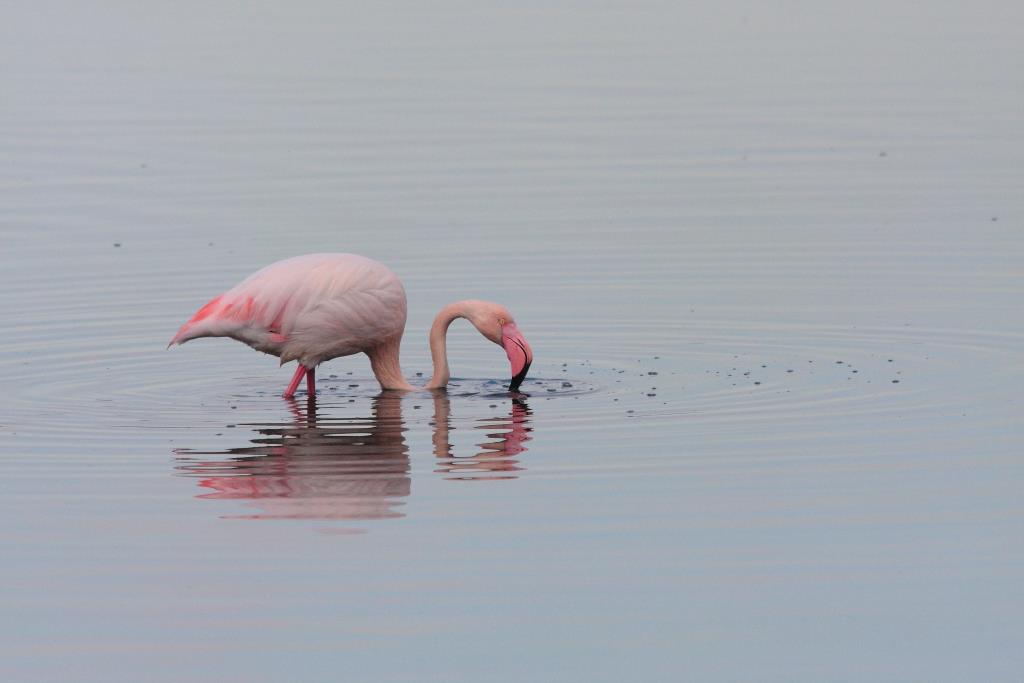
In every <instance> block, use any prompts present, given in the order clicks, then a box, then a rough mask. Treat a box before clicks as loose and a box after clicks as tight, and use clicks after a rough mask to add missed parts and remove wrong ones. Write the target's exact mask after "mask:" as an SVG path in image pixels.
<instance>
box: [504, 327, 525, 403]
mask: <svg viewBox="0 0 1024 683" xmlns="http://www.w3.org/2000/svg"><path fill="white" fill-rule="evenodd" d="M501 345H502V346H503V347H505V353H506V354H508V362H509V363H511V364H512V381H511V382H510V383H509V385H508V390H509V391H519V385H520V384H522V383H523V380H524V379H526V373H527V372H528V371H529V370H530V363H532V362H533V350H532V349H531V348H530V345H529V343H527V341H526V338H525V337H523V333H522V332H520V331H519V328H518V327H516V326H515V325H513V324H512V323H508V324H507V325H503V326H502V328H501Z"/></svg>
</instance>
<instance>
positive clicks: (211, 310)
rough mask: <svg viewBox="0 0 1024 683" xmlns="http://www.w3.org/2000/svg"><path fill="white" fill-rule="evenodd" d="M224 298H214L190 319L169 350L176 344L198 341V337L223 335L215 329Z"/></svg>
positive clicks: (175, 336) (179, 331) (172, 340)
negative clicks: (191, 340) (192, 340)
mask: <svg viewBox="0 0 1024 683" xmlns="http://www.w3.org/2000/svg"><path fill="white" fill-rule="evenodd" d="M222 298H223V297H222V296H217V297H214V298H213V299H210V300H209V301H207V302H206V304H205V305H204V306H203V307H202V308H200V309H199V310H198V311H196V312H195V314H194V315H193V316H192V317H191V318H189V319H188V322H186V323H185V324H184V325H182V326H181V328H180V329H179V330H178V333H177V334H175V335H174V338H173V339H171V341H170V343H169V344H168V345H167V348H171V347H172V346H174V345H176V344H184V343H185V342H187V341H189V340H190V339H196V338H198V337H214V336H219V335H222V334H223V332H222V331H219V330H216V329H214V328H216V327H218V325H217V324H216V323H217V320H218V318H219V316H218V314H219V313H220V309H221V308H222V306H221V299H222Z"/></svg>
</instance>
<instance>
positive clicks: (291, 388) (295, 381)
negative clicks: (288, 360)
mask: <svg viewBox="0 0 1024 683" xmlns="http://www.w3.org/2000/svg"><path fill="white" fill-rule="evenodd" d="M305 374H306V366H304V365H303V364H302V363H299V367H297V368H295V374H294V375H292V381H291V382H289V383H288V388H287V389H285V390H284V397H285V398H291V397H293V396H295V390H296V389H297V388H298V387H299V382H301V381H302V378H303V377H304V376H305Z"/></svg>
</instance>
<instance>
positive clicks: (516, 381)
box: [508, 363, 530, 392]
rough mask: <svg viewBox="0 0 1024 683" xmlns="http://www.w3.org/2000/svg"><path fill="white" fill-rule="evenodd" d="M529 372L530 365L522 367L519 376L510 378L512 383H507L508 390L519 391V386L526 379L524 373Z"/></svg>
mask: <svg viewBox="0 0 1024 683" xmlns="http://www.w3.org/2000/svg"><path fill="white" fill-rule="evenodd" d="M529 371H530V363H527V364H526V365H524V366H523V369H522V370H520V371H519V374H518V375H516V376H515V377H513V378H512V381H511V382H509V383H508V390H509V391H511V392H517V391H519V386H520V385H521V384H522V383H523V380H524V379H526V373H527V372H529Z"/></svg>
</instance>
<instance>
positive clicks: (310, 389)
mask: <svg viewBox="0 0 1024 683" xmlns="http://www.w3.org/2000/svg"><path fill="white" fill-rule="evenodd" d="M306 394H307V395H308V396H309V397H310V398H313V397H314V396H316V368H307V369H306Z"/></svg>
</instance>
